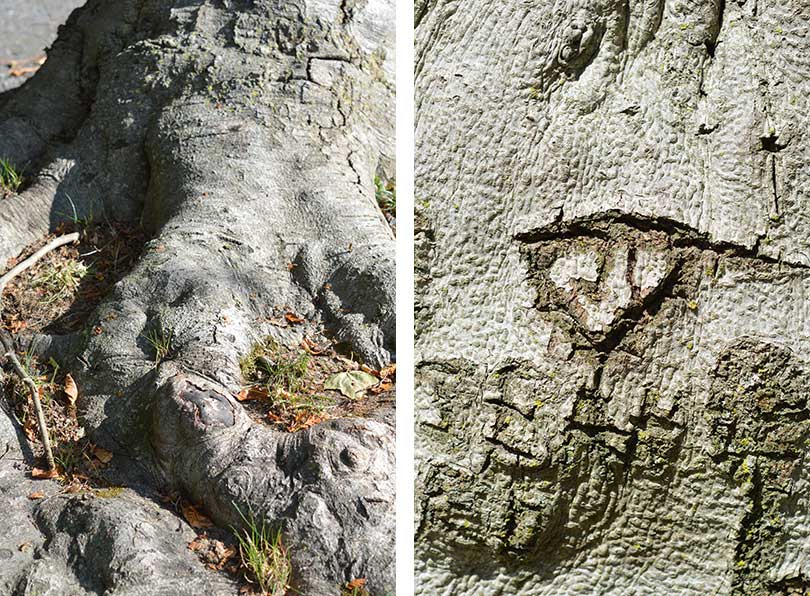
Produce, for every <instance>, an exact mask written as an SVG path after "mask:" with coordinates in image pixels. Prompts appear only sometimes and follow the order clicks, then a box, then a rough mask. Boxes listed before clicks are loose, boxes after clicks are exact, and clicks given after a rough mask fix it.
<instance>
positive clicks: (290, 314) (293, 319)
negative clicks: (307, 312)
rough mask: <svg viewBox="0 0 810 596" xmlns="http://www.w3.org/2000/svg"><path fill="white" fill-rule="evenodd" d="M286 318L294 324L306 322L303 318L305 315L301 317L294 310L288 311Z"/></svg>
mask: <svg viewBox="0 0 810 596" xmlns="http://www.w3.org/2000/svg"><path fill="white" fill-rule="evenodd" d="M284 318H285V319H287V321H289V322H290V323H293V324H297V323H303V322H304V318H303V317H299V316H298V315H297V314H295V313H294V312H292V311H290V312H287V313H286V314H285V315H284Z"/></svg>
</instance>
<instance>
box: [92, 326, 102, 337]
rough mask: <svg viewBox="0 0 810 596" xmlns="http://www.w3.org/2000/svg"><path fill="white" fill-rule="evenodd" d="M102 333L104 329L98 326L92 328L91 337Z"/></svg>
mask: <svg viewBox="0 0 810 596" xmlns="http://www.w3.org/2000/svg"><path fill="white" fill-rule="evenodd" d="M102 333H104V329H103V328H102V327H101V326H100V325H96V326H95V327H93V335H101V334H102Z"/></svg>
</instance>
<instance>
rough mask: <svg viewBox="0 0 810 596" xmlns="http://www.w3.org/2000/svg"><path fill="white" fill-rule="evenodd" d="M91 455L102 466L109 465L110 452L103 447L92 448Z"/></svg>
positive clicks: (111, 455)
mask: <svg viewBox="0 0 810 596" xmlns="http://www.w3.org/2000/svg"><path fill="white" fill-rule="evenodd" d="M93 455H94V456H95V457H96V459H97V460H98V461H100V462H101V463H103V464H108V463H110V462H111V461H112V458H113V453H112V451H108V450H106V449H104V448H103V447H93Z"/></svg>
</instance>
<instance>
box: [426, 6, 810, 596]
mask: <svg viewBox="0 0 810 596" xmlns="http://www.w3.org/2000/svg"><path fill="white" fill-rule="evenodd" d="M808 25H810V23H809V22H808V11H807V6H806V5H805V4H803V3H801V2H771V1H769V0H741V1H739V2H738V1H729V2H724V1H723V0H717V1H691V0H677V1H669V0H667V1H664V0H652V1H648V2H635V1H633V0H594V1H587V0H565V1H555V2H539V1H538V2H534V1H528V2H519V1H515V0H499V1H496V2H483V1H480V2H479V1H472V2H464V3H461V2H457V1H453V0H435V1H430V0H429V1H427V2H422V3H419V4H418V6H417V29H416V37H417V68H416V70H417V129H416V130H417V155H419V158H418V160H417V165H416V188H417V196H416V208H417V273H416V275H417V334H418V337H417V346H416V352H417V397H416V399H417V406H416V411H417V419H418V429H417V436H418V445H417V455H418V459H419V461H418V486H417V495H418V499H417V501H418V502H417V521H418V528H417V545H418V556H417V560H418V569H417V575H418V580H417V583H418V586H419V587H418V593H420V594H476V595H478V594H493V595H494V594H518V593H519V594H532V595H549V596H550V595H554V596H563V595H568V594H600V595H607V594H612V595H620V594H621V595H625V594H662V593H666V594H678V595H698V594H700V595H703V594H744V595H754V594H756V595H763V594H772V595H777V594H794V593H795V594H800V593H805V591H806V590H808V589H810V556H808V553H810V530H808V528H810V502H808V499H807V492H808V488H809V482H810V469H809V468H808V466H807V461H806V460H807V445H808V438H810V409H808V408H809V407H810V405H809V404H808V400H807V398H808V393H807V389H806V387H807V384H808V381H810V363H808V353H810V351H808V348H810V344H808V332H807V327H808V316H807V312H806V311H807V306H808V298H807V296H808V290H810V273H809V272H808V266H810V246H808V232H810V229H808V227H810V218H809V217H808V213H810V212H808V209H807V205H808V194H807V193H808V189H809V188H810V186H808V182H810V179H808V170H807V168H806V167H805V166H806V163H807V161H808V157H810V150H808V146H810V145H809V144H808V139H807V136H808V117H807V113H808V100H807V86H808V83H807V81H808V75H810V66H809V65H808V64H809V63H808V56H810V35H808V34H810V28H809V27H808Z"/></svg>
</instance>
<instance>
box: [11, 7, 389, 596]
mask: <svg viewBox="0 0 810 596" xmlns="http://www.w3.org/2000/svg"><path fill="white" fill-rule="evenodd" d="M393 15H394V7H393V3H389V2H386V1H384V0H381V1H377V0H371V1H369V2H362V1H361V2H338V1H337V0H334V1H332V0H326V1H324V0H306V1H304V0H301V1H292V2H288V1H286V0H285V1H280V0H279V1H276V0H233V1H231V0H223V1H213V0H211V1H204V0H193V1H182V2H181V1H170V0H125V1H120V2H119V1H116V2H110V1H102V0H90V1H89V2H88V3H87V4H86V5H85V6H84V7H83V8H81V9H79V10H77V11H76V12H74V13H73V14H72V16H71V17H70V19H69V21H68V23H67V24H66V25H65V26H64V27H63V28H61V30H60V34H59V38H58V40H57V41H56V42H55V44H54V46H53V48H52V50H51V51H50V53H49V59H48V61H47V62H46V64H45V65H44V66H43V67H42V69H41V70H40V72H39V73H37V75H36V76H35V77H34V78H32V79H31V80H30V81H29V82H27V83H26V84H25V85H24V86H22V87H21V88H19V89H16V90H13V91H11V92H9V93H6V94H3V95H0V155H2V156H5V157H7V158H8V159H10V160H11V161H12V162H14V163H17V164H22V163H30V164H33V167H34V169H35V171H37V175H36V177H35V180H34V182H33V183H32V184H31V185H30V186H29V187H28V188H27V189H26V190H24V191H23V192H22V193H21V194H20V195H18V196H11V197H9V198H7V199H4V200H2V201H0V230H2V234H0V261H4V260H5V259H6V258H8V257H11V256H13V255H16V254H17V253H18V252H19V251H20V249H21V248H22V247H24V246H25V245H27V244H29V243H30V242H32V241H33V240H35V239H37V238H39V237H41V236H42V235H44V234H45V233H46V232H48V231H49V230H52V229H54V227H55V226H56V225H58V223H59V222H60V221H62V220H64V219H65V218H66V215H65V214H71V215H73V207H74V206H75V208H76V212H77V213H76V214H77V215H78V217H90V216H92V217H94V218H95V219H96V220H97V221H98V220H103V219H106V218H109V219H112V220H117V221H138V220H140V221H142V222H143V224H144V225H145V226H146V228H147V229H148V230H149V232H150V233H151V234H152V238H153V239H152V240H150V241H149V242H148V244H147V246H146V247H145V250H144V253H143V256H142V257H141V259H140V260H139V262H138V263H137V265H136V266H135V268H134V270H133V271H131V272H130V274H129V275H128V276H126V277H125V278H124V279H123V280H122V281H121V282H119V283H118V284H117V285H116V286H115V289H114V292H113V294H112V295H111V296H110V297H109V298H108V299H106V300H105V301H104V302H103V303H102V305H101V306H100V307H99V308H98V309H97V311H96V314H95V316H93V317H92V318H91V320H88V321H87V327H86V329H85V331H84V332H83V333H79V334H76V336H69V337H40V338H35V341H34V347H35V348H36V349H38V350H39V351H40V352H42V353H43V354H48V355H50V354H51V353H54V352H55V353H56V354H57V355H58V357H59V359H60V360H61V361H63V362H64V361H66V360H67V361H70V359H71V358H74V357H75V360H74V361H73V362H75V366H74V367H73V370H74V371H75V372H74V376H75V378H76V381H77V383H78V385H79V387H80V388H81V389H82V393H81V395H80V398H79V403H78V406H79V415H80V419H81V421H82V422H83V424H84V426H85V429H86V430H87V432H88V434H89V435H90V436H91V437H92V438H93V440H94V441H96V442H97V443H98V444H100V445H103V446H104V447H106V448H107V449H110V450H111V451H113V452H114V453H115V454H116V460H117V461H118V462H119V466H118V467H119V471H120V474H121V478H122V482H126V483H127V484H129V485H133V486H136V487H139V492H140V493H141V494H142V495H143V494H145V495H149V494H153V493H151V492H150V491H153V490H155V489H163V490H166V489H176V490H180V491H181V492H183V493H185V494H187V495H189V497H191V498H192V499H194V500H197V501H199V502H201V503H203V505H204V506H205V508H206V510H207V511H208V512H209V513H210V514H211V515H212V517H213V518H214V520H215V521H216V522H217V523H218V524H219V525H222V526H224V527H228V526H229V525H231V524H237V525H238V524H239V519H240V518H239V514H238V512H237V507H238V508H239V509H240V510H241V511H248V510H250V511H253V512H254V513H255V514H256V515H258V516H260V517H263V518H265V519H266V520H267V521H268V522H269V523H271V524H281V525H283V527H284V533H285V536H286V541H287V543H288V546H289V549H290V552H291V554H292V558H293V566H294V568H295V572H296V583H297V587H298V589H299V590H300V591H301V592H302V593H304V594H338V593H339V592H340V586H341V585H343V584H345V583H346V582H347V581H349V580H351V579H354V578H361V577H362V578H367V579H368V584H367V585H368V586H369V588H370V589H371V590H372V592H373V593H375V594H376V593H379V594H384V593H386V592H388V591H391V590H393V558H394V554H393V545H394V534H393V528H394V516H393V502H394V437H393V428H392V424H391V422H390V420H388V421H386V418H385V417H381V418H380V419H346V420H336V421H332V422H328V423H324V424H321V425H318V426H316V427H313V428H311V429H308V430H306V431H300V432H298V433H295V434H289V435H288V434H286V433H282V432H277V431H274V430H272V429H271V428H270V427H266V426H263V425H260V424H257V423H255V422H253V421H252V420H251V419H250V418H249V417H248V415H247V414H246V413H245V412H244V410H243V409H242V406H241V405H240V404H239V403H238V402H237V401H236V400H235V399H234V398H233V395H234V394H235V393H236V392H238V390H239V387H240V384H241V382H242V379H241V378H240V370H239V359H240V357H241V356H243V355H245V354H246V353H247V352H248V351H249V350H250V349H251V347H252V346H253V345H254V344H255V343H256V342H258V341H261V340H262V339H263V338H267V337H273V338H274V339H275V340H276V341H279V342H281V343H284V344H288V345H297V344H298V342H300V340H301V337H302V335H303V333H304V332H305V331H306V329H307V328H308V327H309V326H315V325H317V324H321V323H322V324H325V325H326V327H327V329H329V330H330V331H331V332H332V333H333V334H334V335H335V336H336V337H337V338H338V339H339V340H340V341H343V342H345V343H346V344H347V345H349V346H350V347H351V349H352V350H353V352H354V353H355V354H356V355H358V356H359V357H361V358H362V359H363V360H365V361H366V362H367V363H368V364H369V365H371V366H380V365H382V364H383V363H386V362H388V361H390V360H392V359H393V354H392V347H393V345H394V329H395V326H394V292H395V288H394V241H393V236H392V234H391V231H390V229H389V228H388V226H387V224H386V222H385V220H384V218H383V216H382V214H381V213H380V211H379V209H378V207H377V205H376V201H375V199H374V185H373V179H374V174H375V172H376V171H378V170H379V169H383V170H387V171H389V172H390V171H391V168H392V166H393V140H394V124H393V35H394V33H393V24H394V20H393ZM291 264H292V265H294V267H291V266H290V265H291ZM278 309H289V310H293V311H295V312H297V313H299V314H301V315H303V316H305V317H306V318H307V320H308V321H309V323H308V324H307V325H303V326H300V327H298V328H297V330H296V331H293V330H290V329H279V328H278V327H275V326H273V325H271V324H270V323H269V319H270V318H271V317H273V316H274V313H277V310H278ZM160 329H171V330H173V334H174V343H173V348H172V351H171V354H170V357H169V358H168V359H166V360H164V361H163V362H161V363H160V364H159V365H158V366H155V365H154V355H153V350H152V348H151V347H150V346H149V345H148V343H147V341H146V339H145V335H147V334H148V333H149V332H150V331H151V330H160ZM0 418H3V419H4V420H5V418H4V416H3V415H2V414H0ZM4 424H5V423H4ZM7 443H8V444H9V445H10V449H12V452H17V453H19V449H20V448H19V447H15V446H14V441H13V440H11V439H9V440H8V441H7ZM19 457H20V456H18V459H19ZM0 464H2V462H0ZM17 468H19V464H17V466H16V467H14V468H13V469H12V468H10V469H8V470H6V471H5V472H4V473H5V474H7V476H6V477H7V478H9V479H10V480H9V483H8V486H6V487H4V488H3V489H0V490H2V491H3V493H4V494H7V495H8V496H9V498H10V499H16V501H14V503H16V505H17V506H19V507H18V509H19V511H17V513H15V515H16V514H19V515H22V516H24V515H25V513H24V512H25V511H27V510H34V513H33V520H34V528H35V530H31V528H30V527H29V529H28V531H30V532H32V542H33V543H34V544H39V545H41V548H39V549H35V552H36V553H37V556H36V557H34V555H33V554H32V552H29V551H26V552H21V551H19V549H17V545H16V544H13V540H15V538H13V537H12V536H11V535H10V534H6V541H7V542H10V543H11V544H10V545H8V546H7V545H4V547H6V546H7V548H8V549H9V550H10V551H13V558H14V560H15V561H17V563H15V565H8V566H6V565H3V566H2V569H0V585H2V586H4V587H5V591H4V590H0V591H3V593H11V592H13V593H15V594H29V593H31V594H33V593H48V594H51V593H53V594H68V593H69V594H73V593H74V592H71V591H70V590H74V588H75V593H76V594H82V595H84V594H101V593H104V594H108V595H113V594H114V595H119V594H122V595H123V594H143V593H148V594H173V595H174V594H200V593H212V594H214V593H216V594H220V593H221V594H230V593H234V592H235V588H234V587H233V586H230V585H229V584H228V583H227V582H223V581H222V580H221V579H217V578H214V577H213V576H208V575H206V574H201V573H200V571H199V567H197V568H194V569H191V567H189V566H188V565H187V563H188V559H189V556H190V555H188V553H187V552H186V550H187V549H186V548H185V543H184V542H183V540H182V539H181V538H182V537H184V536H185V535H184V534H182V533H171V532H174V529H172V531H171V532H169V529H168V528H169V526H170V525H171V523H173V524H174V525H175V527H176V526H177V523H178V522H177V520H176V519H172V520H167V519H166V515H165V512H163V513H160V514H159V513H156V512H154V511H153V509H154V506H153V504H152V503H151V502H150V501H149V500H148V499H145V498H143V496H139V494H138V493H135V492H133V493H130V492H129V491H128V492H127V493H126V494H125V496H124V498H123V501H122V502H121V503H118V504H117V503H111V504H99V503H93V502H89V503H88V502H85V501H83V500H82V499H81V498H67V497H60V498H54V499H50V500H48V501H47V502H46V503H43V504H42V505H41V506H36V503H31V502H27V503H26V502H25V501H26V500H25V499H24V498H22V495H24V494H26V493H25V491H26V490H27V487H25V486H24V485H19V484H18V481H19V477H20V476H21V475H22V471H21V470H20V469H17ZM11 479H16V480H15V481H14V482H12V481H11ZM15 482H17V484H15ZM15 511H16V510H15ZM3 524H5V521H4V522H2V524H0V526H2V525H3ZM28 526H30V523H29V524H28ZM133 527H134V528H136V529H135V530H133V529H132V528H133ZM182 531H183V532H187V530H182ZM129 532H135V533H136V534H138V536H137V537H133V536H134V534H133V535H132V536H130V534H129ZM178 532H180V530H178ZM0 534H3V533H0ZM144 535H145V536H147V538H144V537H143V536H144ZM130 538H132V539H130ZM136 538H137V539H136ZM138 540H145V541H146V542H144V543H143V544H141V543H140V542H138ZM186 542H187V541H186ZM139 545H140V546H139ZM178 545H179V548H178ZM132 549H135V550H136V551H137V552H134V551H133V550H132ZM0 552H5V551H0ZM77 553H81V556H78V555H77ZM194 574H197V575H194ZM31 582H40V583H42V582H44V583H48V582H51V584H52V585H53V586H54V587H53V588H52V591H51V592H48V591H47V590H45V592H43V591H42V590H43V589H41V588H36V586H35V587H34V588H30V589H29V587H27V586H29V585H33V584H32V583H31ZM74 584H75V586H74ZM37 585H39V584H37ZM43 585H44V584H43ZM35 588H36V589H35ZM36 590H40V591H36Z"/></svg>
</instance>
